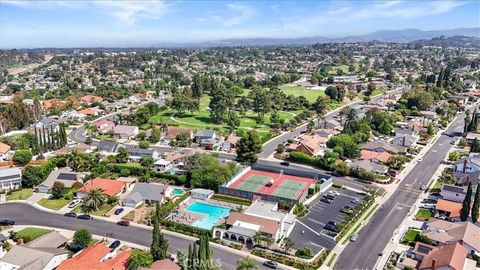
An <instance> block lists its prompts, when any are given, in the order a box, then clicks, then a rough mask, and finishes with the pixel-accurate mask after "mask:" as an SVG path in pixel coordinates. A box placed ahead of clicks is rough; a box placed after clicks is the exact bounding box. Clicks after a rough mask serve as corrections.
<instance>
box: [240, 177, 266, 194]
mask: <svg viewBox="0 0 480 270" xmlns="http://www.w3.org/2000/svg"><path fill="white" fill-rule="evenodd" d="M270 179H271V178H270V177H268V176H265V175H258V174H252V175H250V177H248V178H247V179H245V181H243V182H242V183H241V184H240V185H239V186H238V187H237V188H238V189H240V190H245V191H250V192H256V191H257V190H259V189H261V188H262V187H263V186H265V185H266V184H267V183H268V181H270Z"/></svg>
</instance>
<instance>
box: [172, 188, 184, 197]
mask: <svg viewBox="0 0 480 270" xmlns="http://www.w3.org/2000/svg"><path fill="white" fill-rule="evenodd" d="M183 194H185V191H184V190H183V189H181V188H176V189H174V190H173V196H182V195H183Z"/></svg>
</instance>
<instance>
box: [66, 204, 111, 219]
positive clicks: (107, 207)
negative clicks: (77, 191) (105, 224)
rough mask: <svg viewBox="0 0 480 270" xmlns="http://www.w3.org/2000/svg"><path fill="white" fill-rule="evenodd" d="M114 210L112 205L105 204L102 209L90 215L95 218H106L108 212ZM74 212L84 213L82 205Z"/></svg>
mask: <svg viewBox="0 0 480 270" xmlns="http://www.w3.org/2000/svg"><path fill="white" fill-rule="evenodd" d="M112 208H113V206H112V205H110V204H104V205H102V207H100V208H99V209H98V210H97V211H93V212H91V213H88V214H89V215H94V216H106V214H107V212H108V211H110V210H111V209H112ZM73 212H75V213H83V211H82V205H79V206H77V207H75V208H74V209H73Z"/></svg>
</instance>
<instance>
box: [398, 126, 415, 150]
mask: <svg viewBox="0 0 480 270" xmlns="http://www.w3.org/2000/svg"><path fill="white" fill-rule="evenodd" d="M419 138H420V137H419V136H418V135H417V133H416V132H415V131H413V130H409V129H397V130H395V137H394V138H393V140H392V144H393V145H397V146H403V147H414V146H416V145H417V142H418V140H419Z"/></svg>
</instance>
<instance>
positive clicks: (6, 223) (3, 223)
mask: <svg viewBox="0 0 480 270" xmlns="http://www.w3.org/2000/svg"><path fill="white" fill-rule="evenodd" d="M13 225H15V221H13V220H9V219H3V220H0V226H13Z"/></svg>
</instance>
